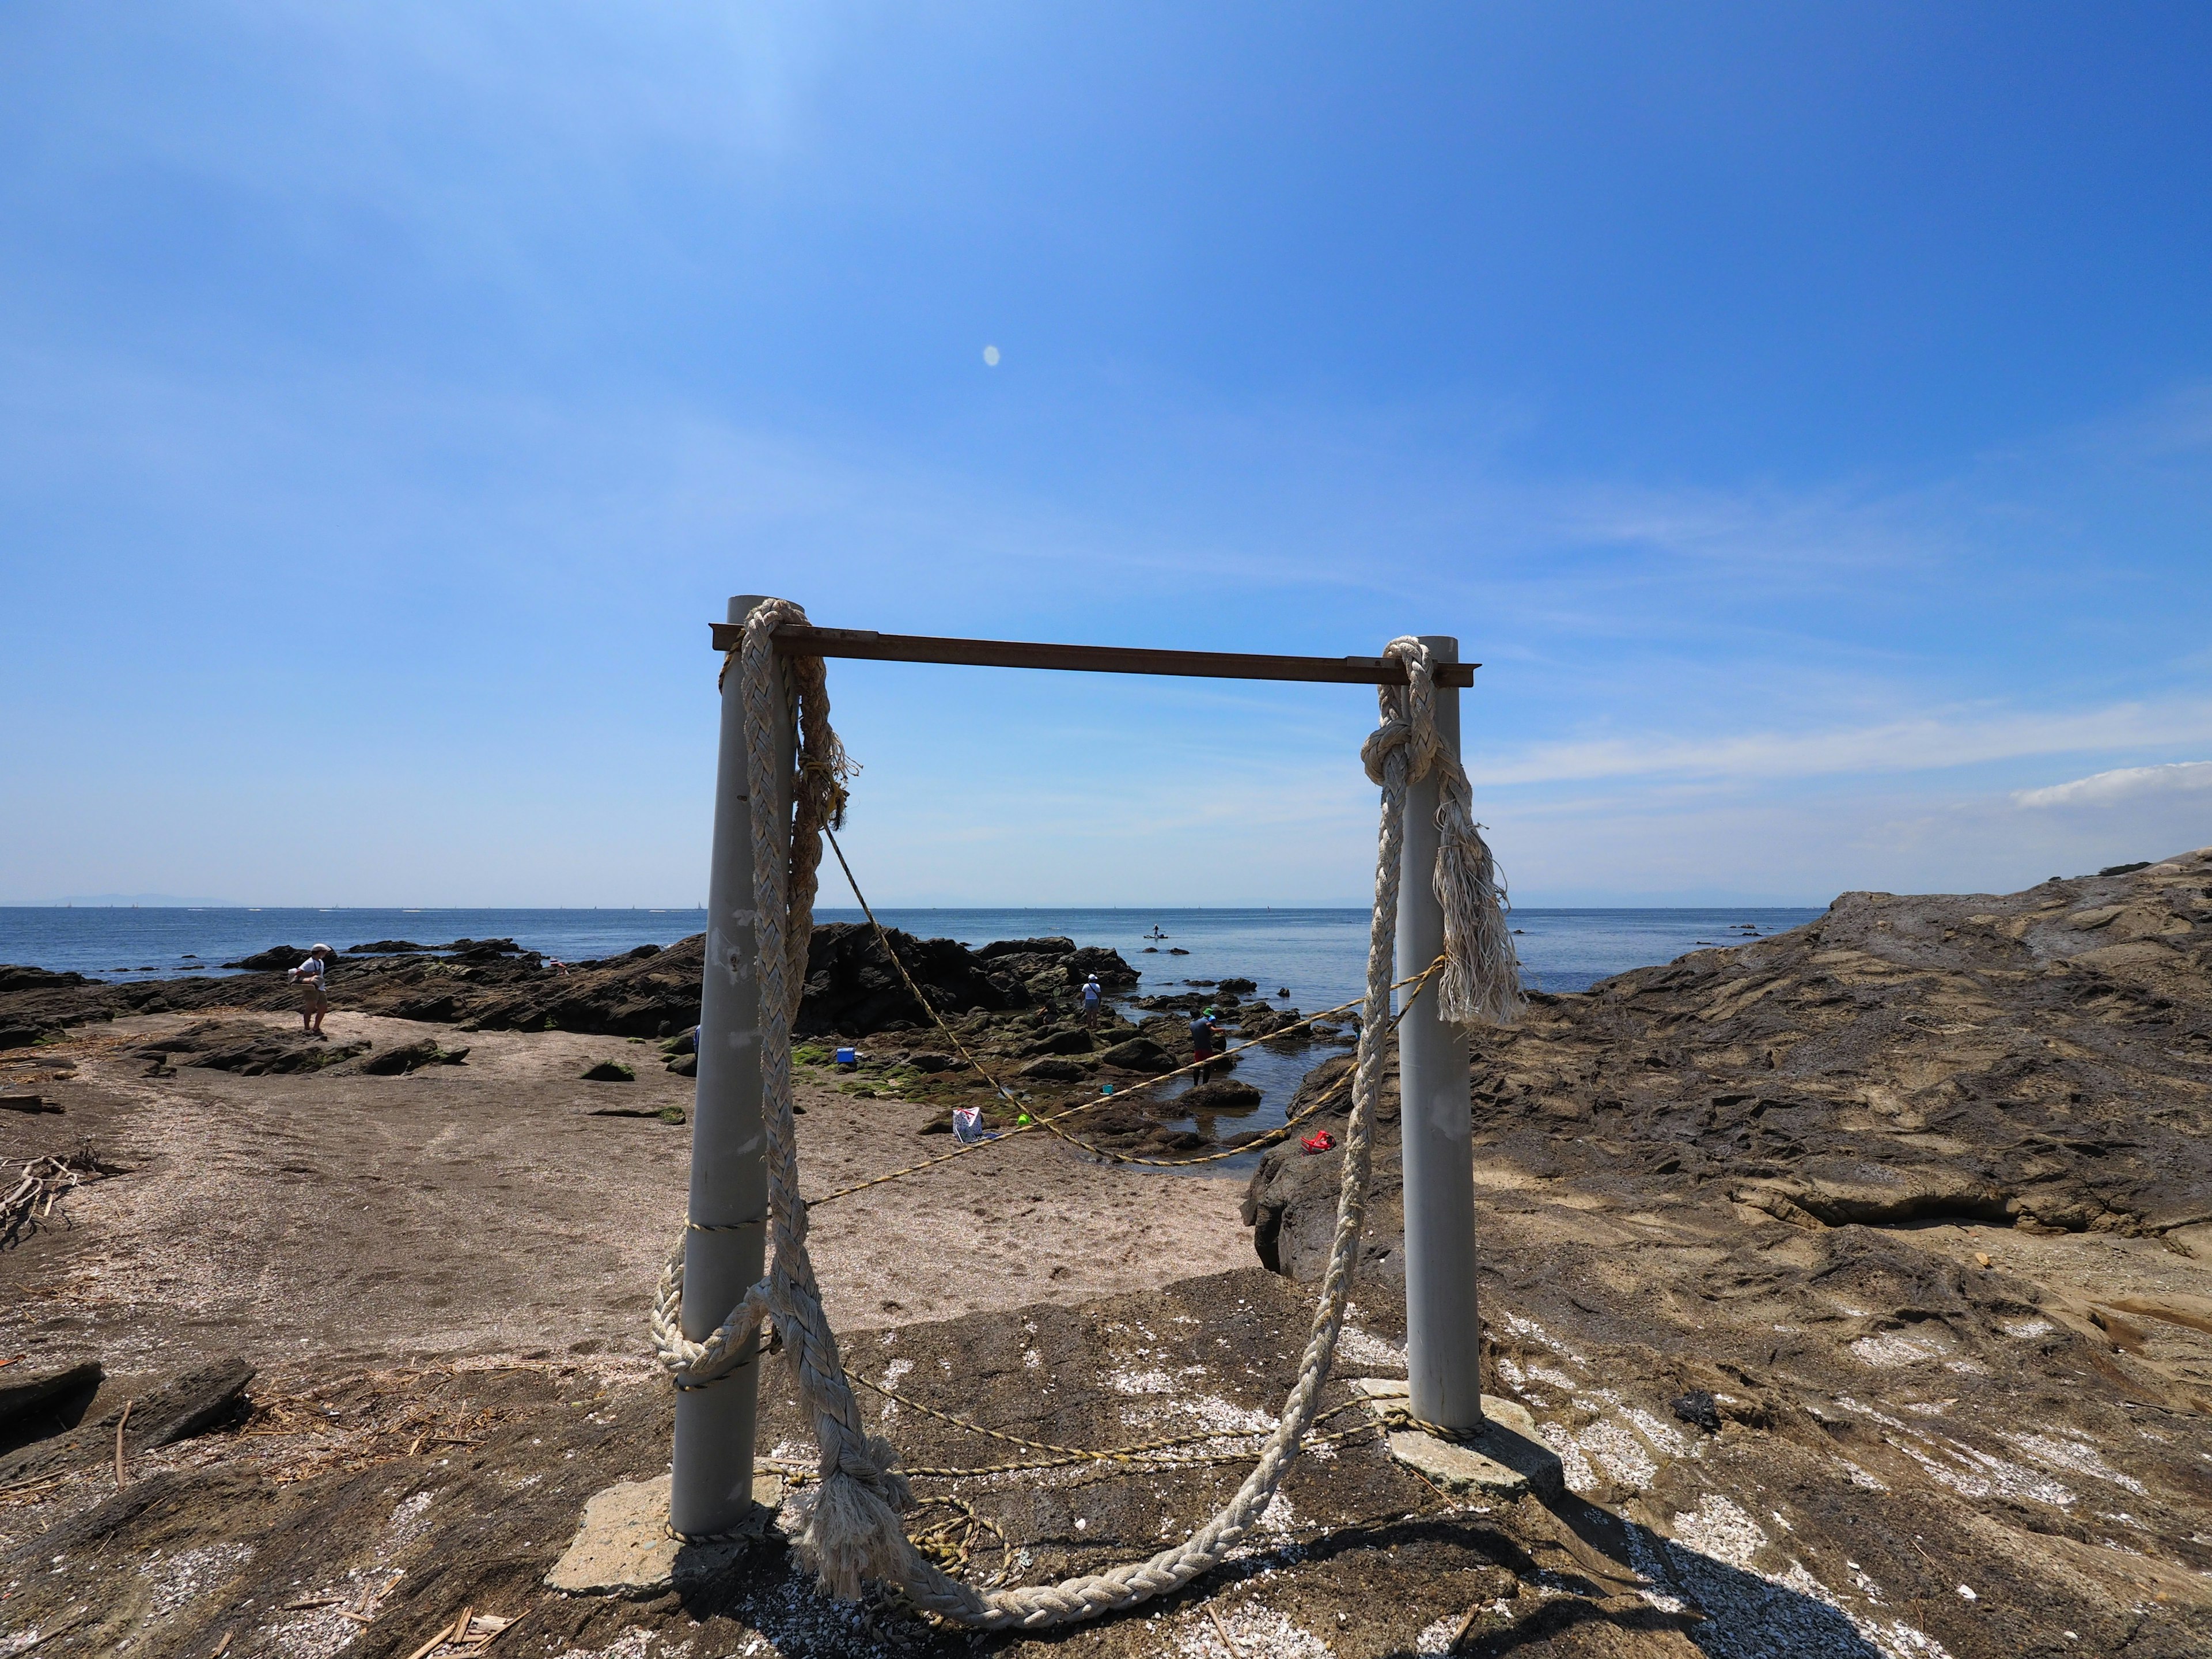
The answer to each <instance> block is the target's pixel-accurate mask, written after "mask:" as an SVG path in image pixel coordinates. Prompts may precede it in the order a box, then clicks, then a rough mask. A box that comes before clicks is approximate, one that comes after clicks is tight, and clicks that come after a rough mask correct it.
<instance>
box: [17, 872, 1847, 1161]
mask: <svg viewBox="0 0 2212 1659" xmlns="http://www.w3.org/2000/svg"><path fill="white" fill-rule="evenodd" d="M817 914H818V915H819V916H820V918H821V919H822V920H823V921H860V920H861V916H860V912H859V911H858V910H845V909H838V908H829V907H825V908H823V909H822V910H821V911H819V912H818V913H817ZM877 914H878V915H879V916H881V918H882V919H883V921H884V925H885V926H886V927H902V928H905V929H906V930H908V932H910V933H919V934H921V935H923V936H925V937H932V938H934V937H950V938H952V939H961V940H963V941H964V942H966V943H968V944H969V945H984V944H987V943H989V942H990V941H991V940H993V939H1030V938H1036V937H1038V936H1041V935H1045V934H1054V933H1058V934H1064V935H1066V936H1067V937H1069V938H1072V939H1074V940H1075V942H1076V943H1077V944H1079V945H1110V946H1112V947H1113V948H1114V949H1115V950H1117V951H1121V954H1122V955H1123V956H1124V957H1127V959H1128V961H1129V963H1130V965H1131V966H1132V967H1133V968H1135V969H1138V970H1139V972H1140V973H1141V974H1142V975H1144V981H1143V983H1142V984H1141V985H1140V986H1139V987H1138V988H1137V992H1136V994H1138V995H1146V994H1160V993H1169V992H1174V991H1177V990H1181V989H1183V988H1184V987H1185V984H1186V982H1187V981H1194V980H1221V979H1226V978H1229V977H1231V975H1241V976H1242V977H1243V978H1246V979H1251V980H1256V981H1259V985H1260V991H1259V994H1260V995H1261V997H1263V998H1265V999H1267V1000H1268V1001H1270V1002H1272V1003H1273V1004H1274V1005H1275V1006H1278V1007H1283V1006H1296V1007H1297V1008H1298V1009H1300V1010H1302V1011H1303V1012H1306V1013H1309V1014H1310V1013H1313V1012H1316V1011H1317V1010H1319V1009H1322V1008H1328V1007H1334V1006H1336V1005H1337V1004H1340V1003H1348V1002H1353V1001H1356V1000H1358V997H1359V994H1360V987H1361V983H1362V981H1363V980H1364V976H1365V972H1366V961H1367V920H1368V918H1367V913H1366V912H1365V911H1364V910H1292V909H1280V910H1080V909H1078V910H1027V909H1024V910H1013V909H1008V910H985V909H961V910H949V909H948V910H881V911H878V913H877ZM1820 914H1821V913H1820V911H1818V910H1810V909H1789V910H1776V909H1730V910H1534V909H1530V910H1516V911H1515V912H1514V913H1513V926H1514V927H1515V928H1516V930H1518V933H1519V937H1517V938H1516V939H1515V940H1514V944H1515V945H1516V946H1517V947H1518V948H1519V951H1520V955H1521V963H1522V978H1523V981H1524V983H1526V984H1527V985H1528V987H1529V988H1530V989H1532V990H1540V991H1581V990H1587V989H1588V988H1589V987H1590V986H1592V985H1594V984H1595V983H1596V982H1597V981H1599V980H1601V979H1604V978H1606V977H1607V975H1613V974H1619V973H1625V972H1626V971H1627V970H1628V969H1631V968H1642V967H1648V966H1650V965H1651V964H1653V963H1662V962H1670V961H1672V960H1673V959H1674V957H1679V956H1680V955H1682V954H1683V953H1685V952H1686V951H1694V950H1697V949H1699V948H1700V947H1702V946H1704V945H1733V944H1736V943H1739V942H1741V941H1742V940H1744V939H1753V938H1763V937H1765V936H1766V935H1768V934H1771V933H1781V932H1783V931H1784V930H1785V929H1788V928H1791V927H1798V926H1800V925H1802V924H1803V923H1805V922H1808V921H1812V920H1813V919H1814V917H1816V916H1818V915H1820ZM705 926H706V913H705V912H704V911H702V910H295V909H275V908H267V909H215V908H208V909H187V908H159V909H155V908H146V909H105V908H54V907H46V908H0V963H28V964H31V965H33V966H36V967H40V968H49V969H73V970H75V971H76V972H78V973H81V974H88V975H93V976H94V977H95V978H99V979H107V980H134V979H152V978H173V977H176V976H178V975H181V974H185V973H188V972H200V973H220V972H221V971H222V969H220V967H218V966H216V964H219V963H224V962H228V961H233V960H235V959H236V958H237V957H243V956H249V955H251V954H252V953H253V952H255V951H264V950H266V949H268V948H269V947H270V945H300V946H301V947H305V946H307V945H314V944H318V943H322V944H328V945H336V946H337V948H338V949H339V950H341V951H343V950H345V949H346V948H347V947H348V946H349V945H361V944H366V943H368V942H369V941H371V940H375V939H408V940H411V941H413V942H414V943H416V944H418V945H443V944H445V943H447V941H448V940H451V939H461V938H467V939H513V940H514V941H515V942H516V943H517V944H518V945H521V946H523V947H524V948H525V949H526V950H533V951H544V953H545V954H546V955H548V956H554V957H562V959H564V960H567V961H571V962H576V961H586V960H589V959H591V958H592V957H607V956H613V955H616V954H618V953H619V952H621V951H627V950H629V948H630V947H631V946H633V945H648V944H649V945H673V944H674V943H675V942H676V941H677V940H678V939H684V938H687V937H689V936H690V935H691V934H693V933H699V932H700V931H702V929H703V928H704V927H705ZM1155 930H1157V931H1158V932H1159V933H1164V934H1165V935H1166V937H1165V938H1164V939H1152V938H1151V937H1150V935H1151V934H1152V933H1153V932H1154V931H1155ZM1147 947H1150V951H1151V954H1147ZM1174 951H1187V952H1188V955H1184V956H1176V955H1174V954H1172V952H1174ZM340 971H341V973H342V972H343V969H340ZM1279 990H1286V991H1288V992H1289V993H1290V994H1289V996H1288V997H1287V998H1279V997H1277V996H1276V995H1275V993H1276V992H1277V991H1279ZM1328 1052H1333V1051H1330V1050H1300V1051H1297V1052H1293V1053H1289V1054H1277V1053H1274V1052H1273V1051H1271V1050H1268V1049H1266V1048H1255V1049H1253V1050H1251V1051H1249V1054H1246V1055H1245V1056H1244V1057H1243V1059H1242V1060H1241V1062H1240V1064H1239V1066H1238V1068H1237V1076H1238V1077H1240V1078H1242V1079H1243V1080H1245V1081H1246V1082H1248V1083H1251V1084H1254V1085H1256V1086H1258V1087H1259V1088H1260V1089H1261V1091H1262V1095H1263V1099H1262V1101H1261V1104H1260V1105H1259V1107H1257V1108H1256V1109H1255V1110H1254V1111H1253V1112H1252V1113H1251V1115H1249V1116H1248V1117H1245V1118H1243V1120H1242V1121H1239V1122H1234V1123H1229V1124H1226V1125H1225V1126H1222V1127H1224V1130H1225V1132H1227V1131H1229V1130H1233V1129H1236V1128H1238V1127H1249V1128H1267V1127H1272V1126H1273V1125H1274V1124H1278V1123H1280V1122H1281V1121H1283V1114H1284V1109H1285V1105H1286V1103H1288V1101H1289V1099H1290V1097H1291V1093H1292V1092H1293V1091H1295V1090H1296V1089H1297V1085H1298V1081H1299V1079H1301V1078H1303V1077H1304V1074H1305V1072H1306V1069H1307V1067H1308V1066H1310V1065H1311V1064H1313V1062H1314V1060H1316V1058H1318V1057H1319V1056H1320V1055H1321V1054H1326V1053H1328ZM1255 1158H1256V1154H1255ZM1246 1161H1247V1160H1245V1159H1241V1158H1240V1159H1236V1160H1231V1161H1228V1162H1225V1163H1224V1164H1215V1165H1212V1166H1210V1170H1211V1172H1212V1173H1216V1174H1220V1173H1227V1172H1232V1171H1234V1170H1237V1168H1238V1167H1239V1166H1240V1165H1241V1164H1244V1163H1245V1162H1246Z"/></svg>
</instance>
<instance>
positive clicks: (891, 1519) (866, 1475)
mask: <svg viewBox="0 0 2212 1659" xmlns="http://www.w3.org/2000/svg"><path fill="white" fill-rule="evenodd" d="M897 1455H898V1454H897V1452H896V1451H895V1450H894V1449H892V1447H891V1443H890V1441H888V1440H885V1439H883V1438H880V1437H872V1438H871V1439H870V1440H869V1441H868V1443H867V1450H866V1454H865V1455H854V1454H853V1453H850V1452H848V1453H847V1454H846V1455H845V1457H844V1459H843V1460H842V1462H840V1463H839V1465H838V1468H837V1469H836V1473H835V1474H831V1475H829V1477H828V1478H827V1479H826V1480H823V1482H822V1484H821V1485H820V1486H818V1487H817V1488H815V1489H813V1490H811V1491H809V1492H804V1493H802V1494H801V1495H800V1496H799V1498H798V1499H797V1503H796V1507H797V1508H798V1510H799V1516H800V1518H801V1520H802V1522H804V1525H803V1528H802V1529H801V1531H800V1533H799V1541H798V1546H797V1547H798V1550H799V1560H800V1561H801V1562H802V1563H804V1564H805V1566H806V1567H807V1568H808V1569H809V1570H810V1571H812V1572H813V1573H814V1574H815V1576H816V1577H817V1578H819V1579H820V1580H821V1581H822V1588H823V1589H824V1590H826V1591H828V1592H829V1594H830V1595H834V1596H836V1597H838V1598H839V1599H840V1600H842V1601H855V1600H857V1599H858V1598H859V1596H860V1587H861V1585H862V1583H865V1582H866V1580H868V1579H871V1578H880V1579H883V1580H884V1581H885V1582H887V1583H905V1582H906V1580H907V1579H908V1577H909V1576H910V1571H909V1569H910V1562H911V1559H912V1558H913V1555H914V1546H913V1545H912V1544H910V1543H908V1541H907V1535H906V1528H905V1527H904V1526H903V1525H902V1523H901V1522H900V1520H899V1516H901V1515H902V1514H903V1513H904V1512H905V1511H906V1510H910V1509H912V1508H913V1507H914V1493H913V1492H912V1491H911V1490H909V1489H908V1486H907V1480H906V1476H904V1475H903V1474H900V1473H899V1472H898V1471H897V1470H896V1468H892V1467H891V1464H892V1462H893V1460H895V1459H896V1457H897Z"/></svg>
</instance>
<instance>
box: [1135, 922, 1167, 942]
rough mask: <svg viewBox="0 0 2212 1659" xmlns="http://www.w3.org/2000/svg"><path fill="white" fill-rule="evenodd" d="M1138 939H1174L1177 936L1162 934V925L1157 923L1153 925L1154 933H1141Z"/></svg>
mask: <svg viewBox="0 0 2212 1659" xmlns="http://www.w3.org/2000/svg"><path fill="white" fill-rule="evenodd" d="M1137 937H1138V938H1139V939H1173V938H1174V937H1175V935H1174V934H1172V933H1162V932H1160V925H1159V923H1158V922H1157V921H1156V922H1154V923H1153V924H1152V932H1151V933H1139V934H1138V935H1137Z"/></svg>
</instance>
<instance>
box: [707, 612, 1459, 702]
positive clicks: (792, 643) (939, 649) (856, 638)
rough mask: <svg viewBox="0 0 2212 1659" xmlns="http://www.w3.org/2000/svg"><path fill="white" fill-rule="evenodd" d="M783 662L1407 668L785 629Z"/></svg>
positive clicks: (1395, 672)
mask: <svg viewBox="0 0 2212 1659" xmlns="http://www.w3.org/2000/svg"><path fill="white" fill-rule="evenodd" d="M713 626H714V649H716V650H717V651H732V650H735V649H736V648H737V646H738V641H739V640H740V639H741V638H742V636H743V635H744V629H741V628H739V627H738V626H737V625H735V624H734V623H714V625H713ZM775 650H776V654H777V655H778V656H782V657H857V658H862V659H866V660H869V661H872V662H939V663H953V664H957V665H965V666H969V667H975V668H1056V669H1065V670H1069V671H1075V672H1079V673H1090V674H1176V675H1182V676H1185V677H1188V678H1194V679H1208V680H1306V681H1311V682H1314V683H1316V684H1326V685H1403V684H1405V683H1406V668H1405V665H1404V664H1402V663H1399V662H1393V661H1390V660H1389V659H1385V658H1382V657H1279V656H1264V655H1259V654H1255V653H1249V652H1241V651H1151V650H1145V649H1141V648H1135V647H1127V646H1118V645H1043V644H1038V643H1036V642H1033V641H1026V640H956V639H943V638H939V637H937V636H934V635H926V634H878V633H877V632H876V631H875V630H873V629H863V628H790V627H785V628H779V629H776V630H775ZM1481 666H1482V665H1481V664H1480V663H1476V662H1456V663H1438V664H1437V669H1436V683H1437V684H1438V685H1453V686H1461V687H1465V686H1470V685H1473V684H1474V671H1475V670H1476V669H1478V668H1480V667H1481Z"/></svg>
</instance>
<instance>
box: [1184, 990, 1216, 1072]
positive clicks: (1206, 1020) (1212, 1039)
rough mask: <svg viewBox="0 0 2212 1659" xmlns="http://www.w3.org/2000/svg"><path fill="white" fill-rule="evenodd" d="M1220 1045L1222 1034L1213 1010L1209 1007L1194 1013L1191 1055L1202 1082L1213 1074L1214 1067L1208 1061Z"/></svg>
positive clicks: (1191, 1032) (1191, 1029) (1191, 1030)
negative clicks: (1215, 1022)
mask: <svg viewBox="0 0 2212 1659" xmlns="http://www.w3.org/2000/svg"><path fill="white" fill-rule="evenodd" d="M1219 1046H1220V1034H1219V1031H1218V1028H1217V1027H1216V1026H1215V1024H1214V1015H1213V1010H1212V1009H1211V1008H1208V1009H1206V1011H1205V1012H1203V1013H1197V1014H1193V1015H1192V1016H1191V1017H1190V1057H1191V1059H1192V1060H1194V1061H1196V1062H1197V1064H1198V1080H1199V1081H1200V1083H1203V1082H1205V1081H1206V1079H1208V1078H1210V1077H1212V1075H1213V1067H1212V1066H1210V1065H1208V1064H1207V1063H1206V1062H1207V1061H1208V1060H1212V1058H1213V1051H1214V1049H1215V1048H1218V1047H1219Z"/></svg>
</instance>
